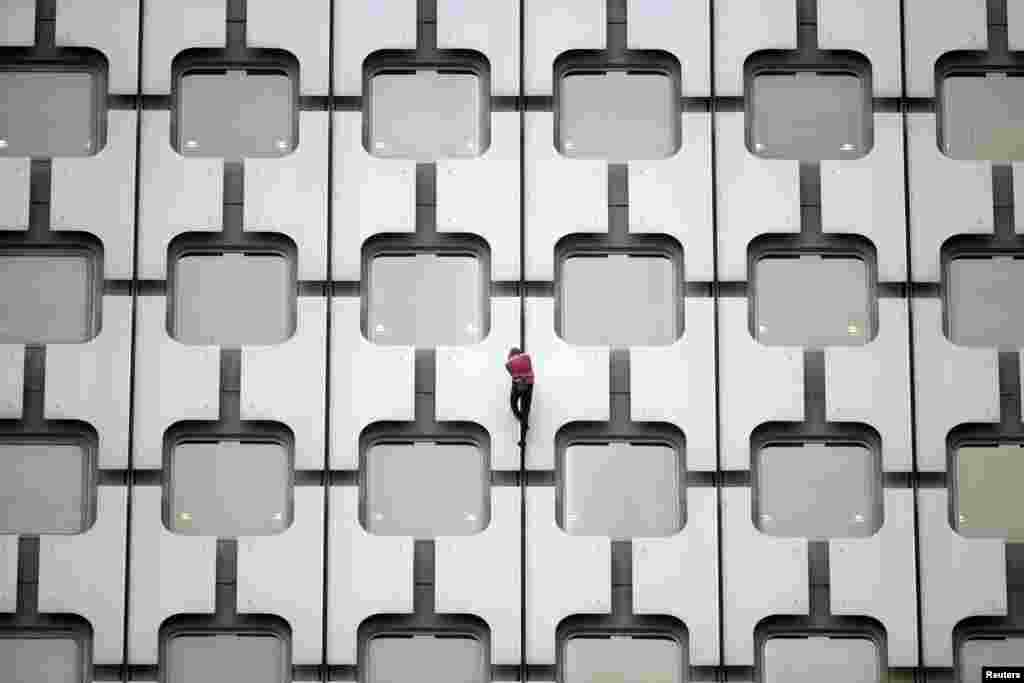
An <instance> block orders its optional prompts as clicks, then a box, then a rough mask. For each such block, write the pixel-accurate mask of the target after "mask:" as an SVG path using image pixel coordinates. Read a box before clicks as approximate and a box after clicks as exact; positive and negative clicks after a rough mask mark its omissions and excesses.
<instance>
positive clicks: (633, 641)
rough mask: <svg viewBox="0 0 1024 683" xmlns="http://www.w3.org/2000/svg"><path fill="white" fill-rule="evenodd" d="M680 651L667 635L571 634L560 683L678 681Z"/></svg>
mask: <svg viewBox="0 0 1024 683" xmlns="http://www.w3.org/2000/svg"><path fill="white" fill-rule="evenodd" d="M682 680H683V653H682V648H681V647H680V645H679V643H677V642H676V641H674V640H670V639H668V638H654V637H645V638H637V637H631V636H612V637H610V638H609V637H604V638H601V637H594V636H579V637H571V638H569V639H568V641H566V644H565V660H564V663H563V678H562V682H563V683H654V682H656V683H682Z"/></svg>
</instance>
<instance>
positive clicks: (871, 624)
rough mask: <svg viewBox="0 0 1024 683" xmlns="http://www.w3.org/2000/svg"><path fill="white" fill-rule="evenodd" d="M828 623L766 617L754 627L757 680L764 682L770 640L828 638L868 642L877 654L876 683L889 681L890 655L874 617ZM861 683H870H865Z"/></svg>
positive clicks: (851, 618) (883, 634) (841, 618)
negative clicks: (767, 647)
mask: <svg viewBox="0 0 1024 683" xmlns="http://www.w3.org/2000/svg"><path fill="white" fill-rule="evenodd" d="M829 622H831V623H829V624H826V625H823V626H819V625H811V624H810V623H809V619H808V618H807V617H779V616H775V617H767V618H766V619H763V620H761V622H760V623H758V624H757V625H756V626H755V627H754V642H755V647H754V669H755V672H756V675H757V680H758V681H764V680H765V647H766V646H767V643H768V641H769V640H773V639H779V638H792V639H807V638H823V637H824V638H829V639H836V640H867V641H869V642H871V643H872V644H873V645H874V646H875V651H876V654H877V655H878V660H877V670H878V675H879V679H878V681H877V682H876V683H882V682H883V681H887V680H888V676H889V674H888V671H889V654H888V637H887V633H886V630H885V627H884V626H882V624H881V623H880V622H879V621H878V620H876V619H874V618H873V617H862V616H856V617H845V616H844V617H837V616H831V617H829ZM864 683H872V682H871V681H864Z"/></svg>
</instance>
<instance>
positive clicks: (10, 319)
mask: <svg viewBox="0 0 1024 683" xmlns="http://www.w3.org/2000/svg"><path fill="white" fill-rule="evenodd" d="M101 282H102V274H101V273H100V267H99V264H98V262H97V259H96V258H95V255H94V254H90V253H89V252H87V251H85V250H82V251H77V250H70V249H69V250H64V249H61V250H49V249H47V250H43V249H35V250H28V249H26V250H20V249H18V250H3V251H0V344H75V343H81V342H86V341H89V340H90V339H92V338H93V337H95V336H96V334H97V333H98V332H99V305H100V300H101V293H100V286H101Z"/></svg>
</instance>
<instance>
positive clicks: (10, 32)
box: [0, 0, 36, 45]
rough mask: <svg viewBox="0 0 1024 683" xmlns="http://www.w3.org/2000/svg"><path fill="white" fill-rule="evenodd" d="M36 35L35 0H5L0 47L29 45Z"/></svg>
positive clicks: (0, 27)
mask: <svg viewBox="0 0 1024 683" xmlns="http://www.w3.org/2000/svg"><path fill="white" fill-rule="evenodd" d="M35 35H36V0H7V6H6V7H5V8H4V23H3V25H2V26H0V45H31V44H33V43H34V42H35Z"/></svg>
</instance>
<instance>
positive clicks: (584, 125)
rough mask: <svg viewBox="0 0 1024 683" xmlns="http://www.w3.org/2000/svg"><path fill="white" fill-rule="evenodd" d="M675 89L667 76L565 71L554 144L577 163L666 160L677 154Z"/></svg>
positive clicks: (678, 116) (678, 132) (679, 134)
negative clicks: (579, 160)
mask: <svg viewBox="0 0 1024 683" xmlns="http://www.w3.org/2000/svg"><path fill="white" fill-rule="evenodd" d="M678 92H679V86H678V83H677V82H674V79H673V78H672V77H671V76H670V75H669V74H666V73H658V72H644V71H623V70H614V71H607V72H602V71H585V72H582V71H581V72H572V71H570V72H568V73H567V74H566V75H565V76H563V77H562V78H560V79H559V80H558V93H557V94H556V99H557V102H558V105H557V106H558V108H557V110H556V111H555V121H556V123H555V125H556V130H557V132H556V136H555V142H556V146H557V148H558V151H559V153H561V154H562V155H564V156H567V157H571V158H575V159H604V160H607V161H612V162H616V161H618V162H622V161H629V160H637V159H665V158H668V157H670V156H673V155H674V154H675V153H676V152H678V151H679V147H680V140H681V138H682V119H681V112H680V106H679V96H678Z"/></svg>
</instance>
